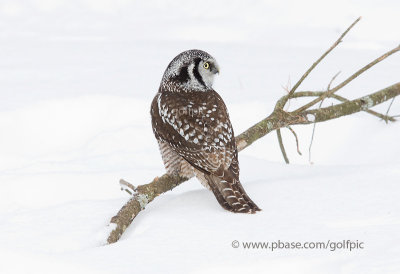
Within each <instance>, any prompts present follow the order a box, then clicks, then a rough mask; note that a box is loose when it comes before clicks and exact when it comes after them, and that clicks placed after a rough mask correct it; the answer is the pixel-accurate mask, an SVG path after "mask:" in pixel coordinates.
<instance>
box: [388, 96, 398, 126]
mask: <svg viewBox="0 0 400 274" xmlns="http://www.w3.org/2000/svg"><path fill="white" fill-rule="evenodd" d="M395 98H396V97H393V99H392V101H390V104H389V107H388V109H387V111H386V115H385V116H386V117H387V116H389V115H388V114H389V110H390V108H391V107H392V104H393V101H394V99H395ZM385 122H386V124H387V123H388V120H385Z"/></svg>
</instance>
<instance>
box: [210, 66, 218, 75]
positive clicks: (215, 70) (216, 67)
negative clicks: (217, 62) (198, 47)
mask: <svg viewBox="0 0 400 274" xmlns="http://www.w3.org/2000/svg"><path fill="white" fill-rule="evenodd" d="M211 72H213V73H214V74H219V67H218V66H213V67H212V68H211Z"/></svg>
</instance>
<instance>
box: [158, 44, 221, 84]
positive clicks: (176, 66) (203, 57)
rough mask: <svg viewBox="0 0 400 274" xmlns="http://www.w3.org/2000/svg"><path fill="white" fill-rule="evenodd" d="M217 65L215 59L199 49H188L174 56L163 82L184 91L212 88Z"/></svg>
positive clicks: (217, 68)
mask: <svg viewBox="0 0 400 274" xmlns="http://www.w3.org/2000/svg"><path fill="white" fill-rule="evenodd" d="M217 73H219V67H218V64H217V62H216V61H215V59H214V58H213V57H212V56H211V55H209V54H208V53H207V52H204V51H201V50H188V51H184V52H182V53H181V54H179V55H178V56H176V57H175V58H174V59H173V60H172V61H171V63H170V64H169V65H168V67H167V69H166V71H165V73H164V77H163V83H170V82H172V83H173V84H175V85H178V86H179V87H181V88H183V89H184V90H185V91H187V90H188V89H191V90H200V91H206V90H209V89H211V88H212V85H213V83H214V76H215V74H217Z"/></svg>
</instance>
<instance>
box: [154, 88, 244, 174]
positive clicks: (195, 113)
mask: <svg viewBox="0 0 400 274" xmlns="http://www.w3.org/2000/svg"><path fill="white" fill-rule="evenodd" d="M155 100H156V101H157V102H153V104H154V103H156V104H157V106H155V107H154V108H155V109H158V113H156V112H157V111H154V112H155V113H152V114H153V115H152V116H154V115H156V116H157V114H158V115H159V122H158V123H157V117H155V118H153V129H155V131H154V133H155V135H156V137H157V138H158V139H159V140H162V141H164V142H167V143H168V144H169V145H170V146H171V147H172V148H173V149H174V150H175V151H176V152H177V153H178V154H179V155H180V156H182V157H183V158H184V159H186V160H187V161H188V162H189V163H190V164H191V165H192V166H193V167H195V168H197V169H199V170H202V171H203V172H205V173H206V174H209V173H212V174H215V175H222V173H223V171H224V170H226V169H228V168H229V166H230V165H231V163H232V159H233V158H234V157H235V155H236V154H237V153H236V154H235V151H236V143H235V138H234V132H233V129H232V124H231V122H230V120H229V114H228V111H227V108H226V106H225V104H224V102H223V100H222V99H221V97H220V96H219V95H218V94H217V93H216V92H215V91H208V92H202V94H201V96H199V95H196V96H190V94H182V93H176V94H175V93H168V94H163V93H160V94H159V96H158V98H157V97H156V98H155ZM160 124H161V125H160ZM157 129H158V130H157ZM236 157H237V156H236Z"/></svg>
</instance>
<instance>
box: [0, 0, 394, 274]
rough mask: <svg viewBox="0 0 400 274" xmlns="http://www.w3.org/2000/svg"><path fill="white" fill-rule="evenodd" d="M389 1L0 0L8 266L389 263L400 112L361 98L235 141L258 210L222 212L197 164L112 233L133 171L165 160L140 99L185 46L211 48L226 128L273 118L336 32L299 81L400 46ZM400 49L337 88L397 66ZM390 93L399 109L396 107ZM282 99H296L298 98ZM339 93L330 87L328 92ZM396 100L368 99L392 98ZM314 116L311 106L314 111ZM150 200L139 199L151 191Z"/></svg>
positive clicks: (362, 85) (43, 269)
mask: <svg viewBox="0 0 400 274" xmlns="http://www.w3.org/2000/svg"><path fill="white" fill-rule="evenodd" d="M399 8H400V4H399V2H398V1H394V0H388V1H385V4H381V3H378V2H376V3H370V2H360V1H356V0H352V1H344V0H339V1H334V2H332V3H327V2H324V1H314V0H311V1H301V2H299V1H286V2H282V1H281V2H279V3H278V2H276V1H227V0H226V1H225V0H224V1H202V2H201V4H200V3H199V2H195V1H186V0H185V1H183V0H180V1H174V2H170V3H168V2H166V1H156V0H151V1H106V0H96V1H94V0H93V1H91V0H90V1H64V0H58V1H44V0H30V1H13V0H2V1H1V2H0V27H1V31H0V60H1V61H0V273H7V274H8V273H12V274H14V273H76V274H78V273H85V274H86V273H118V274H120V273H121V274H124V273H127V274H128V273H265V272H270V273H357V274H358V273H399V272H400V257H399V254H400V234H399V233H398V231H400V186H399V182H400V160H399V157H398V155H399V154H400V146H399V133H400V124H399V123H398V122H397V123H390V124H385V123H384V122H383V121H380V120H379V119H378V118H376V117H374V116H372V115H370V114H368V113H358V114H356V115H352V116H348V117H344V118H341V119H337V120H333V121H329V122H325V123H321V124H317V126H316V131H315V136H314V142H313V146H312V150H311V153H312V156H311V160H312V162H313V163H314V164H313V165H310V164H309V161H308V149H309V142H310V138H311V134H312V126H295V127H293V128H294V130H295V131H296V132H297V135H298V136H299V141H300V149H301V151H302V153H303V156H299V155H297V152H296V144H295V140H294V137H293V136H292V133H291V132H290V131H288V130H286V129H283V130H282V136H283V139H284V142H285V146H286V150H287V153H288V156H289V159H290V160H291V162H292V164H291V165H285V164H284V163H283V159H282V155H281V152H280V150H279V146H278V142H277V140H276V134H275V133H271V134H269V135H267V136H265V137H264V138H263V139H261V140H259V141H257V142H256V143H254V144H253V145H252V146H251V147H249V148H247V149H246V150H244V151H243V152H241V153H240V155H239V158H240V159H239V160H240V166H241V181H242V183H243V185H244V187H245V189H246V191H247V192H248V194H249V195H250V197H251V198H252V199H253V200H254V201H255V202H256V203H257V204H258V205H259V206H260V207H261V208H262V209H263V211H261V212H259V213H257V214H255V215H239V214H232V213H229V212H226V211H224V210H223V209H222V208H221V207H220V206H219V205H218V203H217V202H216V200H215V198H214V196H213V195H212V193H211V192H209V191H208V190H206V189H205V188H203V187H202V186H201V184H200V183H199V182H198V181H196V180H195V179H192V180H190V181H188V182H186V183H184V184H183V185H181V186H179V187H177V188H176V189H174V190H173V191H171V192H168V193H166V194H163V195H161V196H160V197H158V198H157V199H156V200H154V201H153V202H151V203H149V204H147V205H146V209H145V210H144V211H143V212H141V213H140V214H139V215H138V216H137V218H136V219H135V220H134V222H133V223H132V225H131V226H130V227H129V228H128V229H127V230H126V232H125V234H124V235H123V236H122V238H121V240H120V241H119V242H117V243H116V244H113V245H104V243H105V240H106V237H107V235H108V233H109V232H110V231H111V230H112V229H114V226H113V225H111V226H110V225H109V220H110V218H111V217H112V216H113V215H115V214H116V213H117V212H118V210H119V209H120V208H121V206H122V205H123V204H124V203H125V201H126V200H127V199H128V198H129V196H128V195H127V193H126V192H125V191H120V186H119V185H118V181H119V179H120V178H124V179H125V180H127V181H128V182H130V183H132V184H133V185H139V184H143V183H147V182H149V181H151V180H152V179H153V178H154V177H156V176H159V175H161V174H163V172H164V170H163V166H162V162H161V157H160V155H159V152H158V146H157V143H156V141H155V139H154V137H153V134H152V130H151V124H150V114H149V109H150V103H151V100H152V99H153V96H154V95H155V94H156V92H157V89H158V86H159V83H160V80H161V77H162V74H163V72H164V69H165V68H166V66H167V64H168V63H169V62H170V60H171V59H172V58H173V57H175V56H176V55H177V54H178V53H180V52H181V51H183V50H186V49H190V48H199V49H203V50H206V51H208V52H209V53H210V54H212V55H213V56H214V57H215V58H216V60H217V61H218V63H219V65H220V67H221V73H220V75H219V76H218V77H217V79H216V85H215V89H216V90H217V91H218V92H219V93H220V94H221V96H222V97H223V98H224V100H225V102H226V104H227V106H228V108H229V113H230V116H231V120H232V124H233V126H234V129H235V133H236V134H238V133H240V132H242V131H243V130H245V129H246V128H248V127H249V126H251V125H253V124H254V123H255V122H257V121H259V120H260V119H263V118H265V117H266V116H267V115H268V114H269V113H270V112H271V111H272V110H273V108H274V103H275V102H276V100H277V99H279V98H280V97H281V96H283V95H285V94H286V91H285V90H284V89H283V88H282V87H284V86H287V85H289V86H290V85H291V86H293V85H294V83H295V82H296V81H297V79H298V78H299V77H300V76H301V75H302V73H303V72H304V71H305V70H306V69H307V68H308V67H309V66H310V65H311V64H312V62H314V61H315V60H316V59H317V58H318V57H319V56H320V55H321V54H322V53H323V52H324V51H325V50H326V49H327V48H328V47H329V46H330V45H331V43H333V42H334V41H335V40H336V39H337V37H338V36H339V35H340V33H341V32H342V31H344V30H345V28H347V26H348V25H349V24H351V23H352V21H354V20H355V19H356V18H357V17H358V16H360V15H362V16H363V19H362V20H361V21H360V22H359V23H358V24H357V26H356V27H355V28H354V29H353V30H352V31H351V32H350V33H349V34H348V36H346V37H345V39H344V41H343V43H341V44H340V45H339V47H338V48H336V49H335V50H334V51H333V52H332V53H331V54H330V55H329V56H328V57H327V58H326V60H324V61H323V63H321V64H320V65H319V66H318V67H317V69H316V70H315V71H313V72H312V73H311V74H310V76H309V77H308V78H307V80H305V81H304V83H303V85H302V86H301V87H300V89H299V90H326V88H327V85H328V83H329V81H330V80H331V78H332V77H333V76H334V75H335V74H336V73H337V72H338V71H341V74H340V75H339V76H338V77H337V79H336V80H335V82H334V83H333V85H335V83H339V82H340V81H342V80H344V79H345V78H346V77H348V76H349V75H351V74H352V73H353V72H355V71H356V70H357V69H359V68H361V67H362V66H364V65H365V64H367V63H368V62H369V61H371V60H372V59H374V58H376V57H378V56H380V55H381V54H383V53H384V52H385V51H387V50H389V49H391V48H393V47H395V46H397V45H398V44H399V42H400V41H399V40H398V38H399V30H398V26H399V25H400V19H399V16H398V10H399ZM399 64H400V54H397V55H393V56H391V57H390V58H389V59H387V60H385V61H383V62H382V63H380V64H378V65H377V66H376V67H374V68H372V69H371V70H370V71H368V72H366V73H365V74H364V75H362V76H360V77H359V78H357V79H356V80H355V81H354V82H353V83H351V84H349V85H348V86H346V87H345V88H344V89H343V90H342V91H341V92H340V93H339V94H340V95H342V96H345V97H348V98H349V99H352V98H358V97H361V96H363V95H366V94H367V93H372V92H375V91H377V90H379V89H381V88H383V87H387V86H389V85H392V84H394V83H397V82H399V80H400V79H399V75H400V73H399V72H400V65H399ZM398 100H399V99H396V100H395V101H394V102H393V105H392V107H391V109H390V113H391V114H400V101H398ZM304 102H305V101H304V100H300V99H296V100H292V101H290V109H294V108H295V107H296V106H299V105H300V104H302V103H304ZM332 102H333V101H329V100H326V101H325V102H324V104H323V106H329V105H330V104H331V103H332ZM388 104H389V102H387V103H385V104H383V105H381V106H378V107H374V108H373V109H374V110H376V111H380V112H383V113H385V112H386V110H387V108H388ZM309 119H310V118H309ZM143 202H145V201H143ZM234 240H237V241H239V242H240V243H241V242H243V241H255V242H273V241H278V240H281V241H295V242H307V241H328V240H330V241H337V242H339V241H343V240H352V241H359V242H364V244H365V248H364V249H357V250H352V251H349V250H336V251H329V250H304V249H303V250H274V251H270V250H262V249H252V250H248V249H244V248H242V247H239V248H233V247H232V242H233V241H234Z"/></svg>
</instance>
